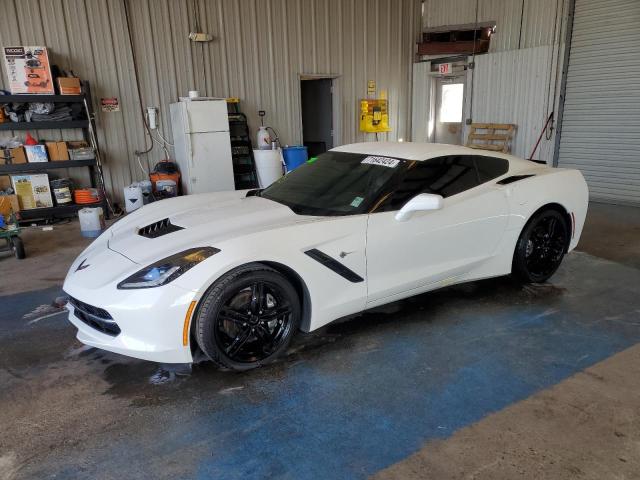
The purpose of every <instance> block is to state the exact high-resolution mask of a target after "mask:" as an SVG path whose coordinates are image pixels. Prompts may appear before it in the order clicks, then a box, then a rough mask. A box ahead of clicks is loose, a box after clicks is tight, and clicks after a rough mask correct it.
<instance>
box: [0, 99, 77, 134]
mask: <svg viewBox="0 0 640 480" xmlns="http://www.w3.org/2000/svg"><path fill="white" fill-rule="evenodd" d="M3 102H4V98H3V97H0V103H3ZM88 127H89V120H68V121H60V122H56V121H51V122H5V123H0V130H60V129H63V128H88Z"/></svg>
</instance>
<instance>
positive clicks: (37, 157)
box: [24, 145, 49, 163]
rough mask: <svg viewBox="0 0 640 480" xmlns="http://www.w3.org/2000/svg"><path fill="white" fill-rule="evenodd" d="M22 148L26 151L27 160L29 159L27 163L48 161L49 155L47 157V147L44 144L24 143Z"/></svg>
mask: <svg viewBox="0 0 640 480" xmlns="http://www.w3.org/2000/svg"><path fill="white" fill-rule="evenodd" d="M24 149H25V151H26V152H27V160H29V163H42V162H48V161H49V157H47V147H45V146H44V145H25V146H24Z"/></svg>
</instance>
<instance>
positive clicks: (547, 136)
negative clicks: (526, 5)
mask: <svg viewBox="0 0 640 480" xmlns="http://www.w3.org/2000/svg"><path fill="white" fill-rule="evenodd" d="M560 1H562V9H561V10H560V18H559V19H558V4H556V24H555V25H554V31H553V36H554V45H555V44H556V43H557V49H556V59H555V67H556V68H555V70H556V72H555V78H554V81H553V95H551V97H550V98H551V101H552V102H553V109H554V110H555V102H556V94H557V93H558V75H559V73H560V37H561V36H562V21H563V20H562V19H563V18H564V7H565V5H566V0H560ZM558 23H559V24H560V30H559V31H558V32H557V33H558V35H557V37H556V30H557V26H558ZM565 48H568V46H567V45H565ZM552 68H553V65H552V67H551V68H550V69H549V70H550V71H549V75H551V69H552ZM548 102H549V91H547V113H548V112H549V107H548ZM554 129H555V118H554V119H553V120H552V122H551V125H550V126H549V129H548V130H547V131H546V133H545V139H546V140H551V137H552V136H553V130H554Z"/></svg>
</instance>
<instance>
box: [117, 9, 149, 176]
mask: <svg viewBox="0 0 640 480" xmlns="http://www.w3.org/2000/svg"><path fill="white" fill-rule="evenodd" d="M122 4H123V7H124V16H125V20H126V23H127V36H128V38H129V47H130V48H131V60H132V61H133V73H134V76H135V80H136V91H137V96H138V104H139V107H140V115H141V116H142V124H143V125H144V129H145V132H146V135H149V138H150V139H151V145H150V146H149V147H147V137H146V135H145V139H144V143H145V147H144V148H145V149H144V150H142V151H140V150H136V151H135V152H134V154H135V155H136V156H138V157H139V156H140V155H144V154H146V153H149V152H150V151H151V150H153V135H152V134H151V129H150V128H149V124H148V123H147V116H146V115H145V112H144V107H143V106H142V89H141V88H140V75H139V72H138V60H137V58H136V49H135V46H134V43H133V35H132V33H131V16H130V14H129V2H128V0H122ZM140 166H141V167H142V165H140Z"/></svg>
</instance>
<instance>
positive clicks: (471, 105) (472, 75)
mask: <svg viewBox="0 0 640 480" xmlns="http://www.w3.org/2000/svg"><path fill="white" fill-rule="evenodd" d="M478 3H479V0H476V23H475V25H474V28H473V52H472V56H471V64H472V65H473V68H472V69H471V89H470V91H469V118H470V119H471V121H472V122H473V90H474V89H473V84H474V83H475V78H476V73H475V72H476V37H477V35H478V7H479V5H478Z"/></svg>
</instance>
